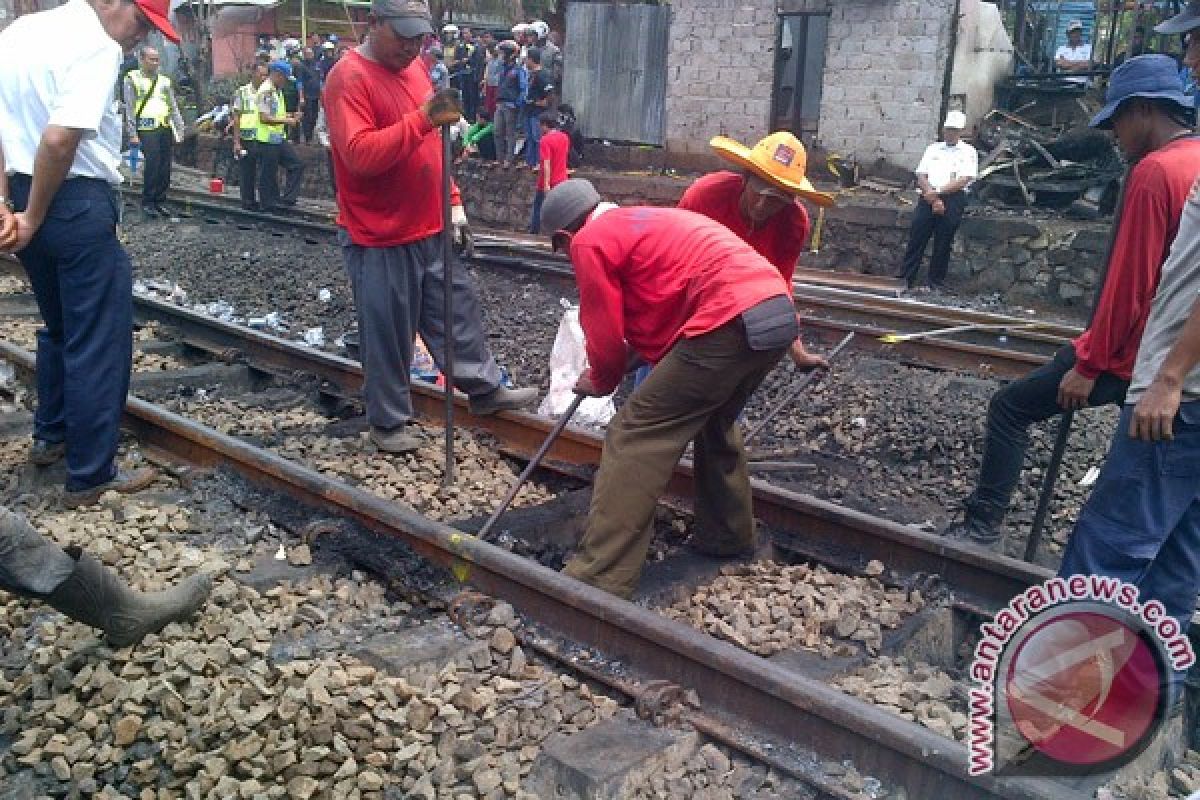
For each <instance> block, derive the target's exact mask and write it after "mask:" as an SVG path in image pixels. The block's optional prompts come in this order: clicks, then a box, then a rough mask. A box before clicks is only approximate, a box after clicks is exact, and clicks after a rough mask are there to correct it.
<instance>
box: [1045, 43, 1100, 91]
mask: <svg viewBox="0 0 1200 800" xmlns="http://www.w3.org/2000/svg"><path fill="white" fill-rule="evenodd" d="M1060 58H1061V59H1064V60H1066V61H1091V60H1092V46H1091V45H1090V44H1087V43H1086V42H1085V43H1083V44H1081V45H1079V47H1071V45H1069V44H1064V45H1063V46H1062V47H1060V48H1058V50H1056V51H1054V60H1055V61H1058V59H1060ZM1067 80H1069V81H1071V82H1072V83H1087V82H1088V77H1087V76H1086V75H1079V76H1076V77H1071V78H1067Z"/></svg>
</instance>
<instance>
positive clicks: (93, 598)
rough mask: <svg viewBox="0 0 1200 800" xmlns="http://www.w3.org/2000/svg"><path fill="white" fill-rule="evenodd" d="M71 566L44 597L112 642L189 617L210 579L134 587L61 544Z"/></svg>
mask: <svg viewBox="0 0 1200 800" xmlns="http://www.w3.org/2000/svg"><path fill="white" fill-rule="evenodd" d="M65 550H66V553H67V555H69V556H70V557H71V558H73V559H75V570H74V571H73V572H72V573H71V575H70V576H69V577H68V578H67V579H66V580H65V581H63V582H62V583H61V584H59V586H58V588H57V589H55V590H54V591H53V592H51V593H50V594H49V595H46V602H47V603H49V604H50V605H51V606H53V607H54V608H56V609H57V610H59V611H61V612H62V613H64V614H66V615H67V616H68V617H70V618H71V619H73V620H77V621H78V622H82V623H84V624H86V625H91V626H92V627H93V628H99V629H100V630H102V631H104V634H105V641H106V642H107V643H108V644H109V645H110V646H112V647H128V646H130V645H133V644H137V643H138V642H140V641H141V640H142V637H144V636H145V635H146V634H149V633H157V632H158V631H160V630H162V629H163V628H165V627H166V626H167V625H169V624H170V623H172V622H182V621H183V620H185V619H188V618H189V617H191V616H192V615H193V614H195V613H196V611H198V610H199V609H200V607H201V606H202V605H204V601H205V600H206V599H207V598H208V593H209V592H210V591H212V578H211V577H209V576H208V575H194V576H192V577H190V578H188V579H187V580H185V581H183V582H182V583H180V584H179V585H178V586H176V587H175V588H173V589H168V590H166V591H162V592H147V593H142V592H136V591H134V590H133V589H130V588H129V587H128V586H126V585H125V584H124V583H123V582H122V581H121V579H120V578H118V577H117V575H116V573H114V572H112V571H111V570H109V569H108V568H107V567H105V566H104V565H103V564H101V563H100V562H99V561H97V560H96V559H95V558H93V557H92V556H90V555H88V554H87V553H85V552H83V551H82V550H81V549H80V548H78V547H68V548H65Z"/></svg>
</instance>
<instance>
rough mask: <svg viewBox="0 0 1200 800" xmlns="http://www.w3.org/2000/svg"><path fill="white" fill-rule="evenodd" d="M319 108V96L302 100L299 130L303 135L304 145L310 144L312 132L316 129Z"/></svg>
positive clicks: (306, 97)
mask: <svg viewBox="0 0 1200 800" xmlns="http://www.w3.org/2000/svg"><path fill="white" fill-rule="evenodd" d="M320 108H321V97H320V95H315V96H308V95H306V96H305V98H304V116H303V117H301V118H300V129H301V132H302V133H303V134H304V143H305V144H312V140H313V131H315V130H316V129H317V112H318V111H319V110H320Z"/></svg>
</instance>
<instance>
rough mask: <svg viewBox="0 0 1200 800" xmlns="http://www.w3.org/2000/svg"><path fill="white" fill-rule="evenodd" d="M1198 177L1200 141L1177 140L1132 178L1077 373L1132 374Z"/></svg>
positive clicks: (1078, 351) (1078, 353)
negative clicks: (1165, 263) (1164, 270)
mask: <svg viewBox="0 0 1200 800" xmlns="http://www.w3.org/2000/svg"><path fill="white" fill-rule="evenodd" d="M1198 175H1200V140H1198V139H1179V140H1177V141H1174V142H1171V143H1170V144H1168V145H1167V146H1165V147H1161V148H1159V149H1158V150H1155V151H1154V152H1152V153H1150V154H1149V155H1148V156H1146V157H1145V158H1143V159H1142V160H1141V161H1139V162H1138V164H1137V166H1135V167H1134V168H1133V169H1132V170H1131V171H1130V173H1129V179H1128V183H1127V184H1126V187H1125V205H1124V210H1123V211H1122V212H1121V225H1120V228H1119V229H1118V231H1117V239H1116V241H1115V243H1114V244H1113V251H1112V256H1111V257H1110V258H1109V267H1108V277H1107V278H1106V279H1105V281H1104V289H1103V290H1102V291H1101V294H1100V301H1099V303H1098V305H1097V306H1096V313H1095V315H1094V316H1093V317H1092V324H1091V325H1090V326H1089V327H1088V329H1087V330H1086V331H1084V332H1083V334H1082V335H1081V336H1080V337H1079V338H1078V339H1076V340H1075V370H1076V371H1077V372H1078V373H1079V374H1080V375H1082V376H1083V377H1085V378H1088V379H1092V380H1094V379H1095V378H1097V377H1099V375H1100V373H1102V372H1107V373H1109V374H1112V375H1116V376H1117V377H1119V378H1123V379H1124V380H1129V379H1130V377H1131V376H1132V375H1133V364H1134V361H1135V360H1136V359H1137V351H1138V345H1139V344H1141V341H1142V331H1143V330H1144V329H1145V327H1146V317H1148V316H1149V315H1150V304H1151V302H1152V301H1153V300H1154V293H1155V291H1157V290H1158V280H1159V277H1160V276H1161V274H1162V264H1163V262H1164V261H1166V260H1167V254H1168V253H1169V252H1170V250H1171V243H1172V242H1174V241H1175V234H1176V233H1177V232H1178V231H1179V217H1180V215H1181V214H1182V213H1183V206H1184V204H1185V203H1186V202H1187V197H1188V191H1189V190H1190V189H1191V188H1192V183H1193V182H1194V181H1195V180H1196V177H1197V176H1198Z"/></svg>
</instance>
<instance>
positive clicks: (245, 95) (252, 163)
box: [233, 81, 265, 210]
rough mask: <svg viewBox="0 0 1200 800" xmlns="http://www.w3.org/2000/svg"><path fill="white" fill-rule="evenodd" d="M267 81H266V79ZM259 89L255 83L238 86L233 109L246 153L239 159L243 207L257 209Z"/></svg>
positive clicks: (239, 182) (239, 186)
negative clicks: (255, 86)
mask: <svg viewBox="0 0 1200 800" xmlns="http://www.w3.org/2000/svg"><path fill="white" fill-rule="evenodd" d="M264 83H265V81H264ZM257 94H258V90H257V89H255V88H254V84H253V83H246V84H243V85H241V86H239V87H238V89H237V94H235V95H234V96H233V110H234V111H235V112H236V113H237V126H238V138H239V140H240V141H241V144H242V150H244V151H246V154H245V155H243V156H241V157H240V158H239V160H238V188H239V189H240V191H241V195H242V208H245V209H249V210H255V209H257V208H258V200H257V198H256V196H255V188H256V187H255V184H256V183H257V182H258V97H257Z"/></svg>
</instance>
